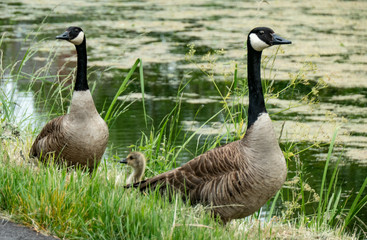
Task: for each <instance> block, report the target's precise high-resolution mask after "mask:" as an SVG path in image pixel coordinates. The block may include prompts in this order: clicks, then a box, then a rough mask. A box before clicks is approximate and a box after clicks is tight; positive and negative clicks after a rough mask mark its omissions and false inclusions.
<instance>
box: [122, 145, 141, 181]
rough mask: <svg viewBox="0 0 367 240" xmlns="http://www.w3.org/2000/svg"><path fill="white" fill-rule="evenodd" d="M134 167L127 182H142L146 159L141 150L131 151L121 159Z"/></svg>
mask: <svg viewBox="0 0 367 240" xmlns="http://www.w3.org/2000/svg"><path fill="white" fill-rule="evenodd" d="M119 163H124V164H127V165H129V166H131V167H132V168H133V172H132V173H131V174H130V176H129V177H128V178H127V180H126V184H133V183H136V182H140V181H141V180H142V178H143V176H144V171H145V165H146V159H145V157H144V155H143V154H142V153H140V152H131V153H130V154H129V155H128V156H127V157H126V158H124V159H122V160H121V161H119Z"/></svg>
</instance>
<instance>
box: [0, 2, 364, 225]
mask: <svg viewBox="0 0 367 240" xmlns="http://www.w3.org/2000/svg"><path fill="white" fill-rule="evenodd" d="M0 10H1V12H2V16H1V17H0V29H1V32H2V33H3V34H4V37H3V43H2V45H1V49H2V51H3V55H4V59H3V66H7V64H9V63H11V62H13V61H14V60H17V59H21V58H22V57H23V56H24V54H25V53H26V51H27V50H28V49H29V48H30V47H35V48H37V50H38V51H37V52H36V53H35V54H34V55H32V56H31V58H30V60H29V61H28V62H27V64H26V65H25V66H24V68H23V71H24V72H29V73H33V72H34V71H35V70H37V69H38V68H40V67H42V66H44V65H45V64H46V62H47V61H48V56H49V52H50V51H53V52H54V53H55V61H54V63H53V64H52V66H51V68H50V73H49V74H50V75H52V74H56V73H57V72H58V71H59V69H60V68H62V67H63V70H62V71H61V73H62V74H65V75H67V74H68V73H69V72H70V71H71V70H72V68H73V67H74V66H75V60H76V59H75V50H74V47H72V46H71V45H70V44H69V43H66V42H59V41H56V40H55V39H54V38H55V36H56V35H58V34H60V33H62V32H63V31H64V29H65V28H66V27H68V26H72V25H77V26H81V27H82V28H83V29H84V31H85V33H86V36H87V46H88V61H89V62H88V64H89V67H91V68H90V69H89V72H92V71H93V73H92V74H91V76H90V80H91V83H93V82H95V83H96V85H97V87H96V89H95V90H94V93H93V96H94V99H95V102H96V105H97V109H98V110H101V109H102V108H103V105H104V104H107V105H108V104H109V103H110V102H111V101H112V99H113V96H114V95H115V93H116V91H117V89H118V87H119V85H120V84H121V81H122V79H123V78H124V77H125V75H126V72H127V69H129V68H130V67H131V66H132V65H133V63H134V62H135V60H136V59H137V58H141V59H142V60H143V62H144V77H145V91H146V95H147V98H146V109H147V114H148V115H149V117H150V118H151V119H152V120H150V121H153V125H154V126H158V124H159V122H160V121H161V120H162V119H163V117H164V116H166V115H167V114H168V113H169V111H170V110H171V109H172V108H173V106H174V105H175V102H174V101H173V99H174V98H175V96H176V94H177V90H178V88H179V86H180V83H181V82H182V81H185V80H186V81H187V80H188V79H190V84H189V85H188V86H187V87H186V88H185V91H184V96H183V98H182V114H181V117H180V119H179V121H180V122H179V124H180V125H181V126H183V130H184V131H187V132H193V131H196V130H198V129H197V127H198V126H201V125H202V124H203V123H204V122H205V121H207V120H208V119H209V118H210V117H211V116H213V115H214V114H216V113H217V112H218V111H219V110H220V109H222V106H223V105H222V103H221V102H220V97H219V95H218V92H217V90H216V88H215V87H214V85H213V83H212V82H211V81H209V78H208V77H205V75H204V74H202V73H201V71H200V69H199V68H198V66H199V67H200V66H202V65H204V66H207V65H208V63H207V62H208V61H207V59H202V58H201V57H202V56H204V55H205V54H206V53H207V52H208V51H212V50H218V49H223V50H224V53H223V54H220V55H218V56H217V60H216V63H215V67H214V69H213V71H214V73H215V74H216V76H217V77H216V81H217V84H218V87H219V89H222V90H225V89H226V88H227V87H228V85H229V83H230V80H231V77H227V78H226V79H225V77H223V76H224V75H225V74H224V75H223V72H227V73H228V72H230V73H231V72H232V73H233V66H234V63H233V62H236V63H237V64H238V69H239V72H238V74H239V76H241V77H243V76H245V71H246V57H245V53H246V51H245V49H244V42H245V38H246V35H247V32H248V31H249V30H251V29H252V28H253V27H256V26H269V27H272V28H273V29H274V30H275V32H276V33H278V34H279V35H281V36H283V37H285V38H287V39H289V40H291V41H292V42H293V44H292V45H288V46H284V47H282V48H281V50H280V51H279V52H278V55H277V59H276V61H275V63H274V66H273V71H272V72H271V73H270V69H269V68H270V67H269V66H268V67H267V70H265V73H266V74H267V75H265V77H270V78H271V79H274V80H275V81H274V83H273V88H274V89H275V90H280V89H282V88H284V87H285V86H286V85H287V83H288V82H289V80H290V79H291V78H292V76H294V75H296V74H297V73H298V72H299V71H300V69H303V68H305V72H306V73H307V78H308V79H310V85H302V86H300V88H299V89H296V90H295V92H294V94H292V95H281V96H280V97H279V98H277V99H270V100H269V102H268V111H269V112H270V113H272V114H273V116H272V118H273V120H274V126H275V129H276V131H277V133H280V131H281V129H282V125H283V123H284V129H283V132H282V137H281V139H280V140H281V143H282V144H284V143H285V142H290V141H294V142H298V143H300V146H305V147H307V146H309V145H311V143H312V142H314V141H315V140H316V141H319V142H323V143H328V142H330V138H331V136H332V134H333V132H334V129H335V127H336V126H339V125H340V126H341V129H340V131H339V135H338V138H337V143H338V144H337V145H336V148H335V154H334V159H336V158H338V157H339V156H342V165H343V166H342V168H341V171H340V179H341V180H342V182H343V184H342V185H343V188H344V189H345V191H346V193H349V192H350V191H353V190H356V189H359V188H360V186H361V184H362V182H363V180H364V179H365V177H366V173H367V119H366V116H367V79H366V76H367V2H365V1H336V0H327V1H316V0H311V1H285V0H279V1H271V2H266V1H259V2H256V1H228V2H223V1H216V0H211V1H193V0H181V1H169V3H167V1H149V0H146V1H129V2H120V1H113V0H106V1H98V2H92V3H86V2H83V3H81V2H80V1H72V0H70V1H69V0H65V1H62V3H60V1H58V0H47V1H46V0H19V1H5V2H2V3H0ZM42 22H43V24H41V23H42ZM188 44H194V45H195V49H196V53H195V56H196V57H195V61H196V62H197V63H198V66H195V64H193V63H192V62H189V61H187V60H185V54H186V53H187V52H188V51H189V48H188V46H187V45H188ZM277 50H278V49H276V48H274V49H268V50H265V51H264V53H263V56H265V59H266V56H268V57H270V56H272V55H273V54H274V53H275V52H276V51H277ZM308 62H312V63H313V64H314V65H312V66H310V65H307V64H305V63H308ZM64 65H65V66H64ZM305 65H306V66H308V67H304V66H305ZM315 66H316V67H315ZM309 67H311V68H312V69H310V68H309ZM101 72H103V74H102V75H101ZM101 76H102V77H101ZM136 76H138V75H136ZM319 79H323V81H325V82H326V83H327V84H329V86H328V87H327V88H324V89H321V90H320V91H319V93H318V99H317V100H318V104H317V105H313V106H312V107H310V106H305V105H301V106H299V107H293V108H291V109H290V110H287V111H284V112H282V110H284V109H286V108H288V107H289V106H290V105H293V104H296V103H297V102H298V101H299V99H300V98H302V97H303V96H304V94H305V93H307V92H308V91H310V90H311V89H312V87H313V86H315V83H316V81H317V80H319ZM26 86H27V82H22V81H19V82H18V83H17V85H11V86H10V85H7V88H9V87H10V88H16V94H17V96H18V97H17V98H16V99H17V101H18V106H22V107H23V109H21V110H19V112H22V113H21V114H26V115H29V116H33V117H32V118H30V120H29V121H33V122H40V121H39V120H37V121H36V120H35V119H42V115H44V113H45V112H46V111H47V112H48V111H51V108H47V107H46V108H42V109H35V107H34V99H33V97H32V94H29V93H27V92H25V89H26ZM36 87H37V85H35V87H34V88H35V90H34V91H37V89H36ZM139 91H140V85H139V83H138V81H134V82H132V83H131V84H130V86H129V88H128V90H127V92H125V93H126V95H128V96H127V97H125V98H123V100H125V101H126V104H128V103H132V104H131V105H130V106H129V110H128V111H127V112H125V113H124V114H122V115H121V116H120V117H119V119H118V120H117V121H116V123H115V124H114V125H113V127H112V128H111V129H110V143H109V146H110V147H112V146H113V147H114V149H116V152H117V154H119V155H125V154H126V153H127V152H128V151H129V146H130V145H131V144H135V143H136V141H137V140H138V139H139V138H140V136H141V133H142V132H148V129H146V127H145V122H144V118H143V112H142V103H141V101H140V97H139V94H137V93H139ZM133 100H136V101H134V102H131V101H133ZM241 101H242V100H241ZM243 101H244V102H245V103H246V101H247V100H246V99H244V100H243ZM66 106H67V104H66ZM198 109H200V112H199V114H197V112H198ZM53 111H55V109H53ZM222 120H223V119H222V118H221V117H220V116H219V117H217V118H215V119H214V120H213V121H211V122H210V124H208V125H206V126H205V128H203V129H200V130H199V132H198V133H200V134H203V135H210V134H219V133H221V131H223V128H221V127H220V126H221V121H222ZM41 122H42V121H41ZM150 123H151V122H150ZM195 146H196V143H192V144H191V145H190V144H189V146H188V149H194V148H195ZM326 153H327V146H326V147H320V148H316V147H315V148H312V149H311V150H310V151H307V154H303V155H301V160H302V162H303V163H304V167H305V169H306V171H307V172H308V177H309V182H310V184H311V185H312V186H313V187H315V188H318V185H319V184H320V181H321V177H320V176H321V172H322V171H323V167H324V164H323V163H324V161H325V159H326ZM194 155H195V154H193V153H190V151H188V152H186V153H183V154H182V162H185V161H188V160H190V159H191V158H192V157H194ZM290 172H292V169H290ZM366 212H367V211H364V212H362V214H361V218H362V219H364V221H365V222H367V214H366Z"/></svg>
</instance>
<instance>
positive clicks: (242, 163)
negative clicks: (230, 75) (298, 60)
mask: <svg viewBox="0 0 367 240" xmlns="http://www.w3.org/2000/svg"><path fill="white" fill-rule="evenodd" d="M290 43H291V42H289V41H287V40H285V39H282V38H281V37H279V36H277V35H276V34H274V31H273V30H271V29H270V28H264V27H262V28H255V29H253V30H252V31H251V32H250V33H249V35H248V41H247V49H248V86H249V100H250V101H249V109H248V123H247V131H246V134H245V136H244V137H243V139H241V140H238V141H235V142H232V143H229V144H227V145H224V146H221V147H217V148H214V149H212V150H210V151H208V152H206V153H204V154H202V155H200V156H198V157H196V158H194V159H192V160H191V161H189V162H187V163H186V164H184V165H182V166H181V167H179V168H176V169H173V170H171V171H168V172H165V173H162V174H160V175H157V176H155V177H152V178H150V179H147V180H145V181H142V182H139V183H136V184H134V185H129V186H127V187H137V188H139V189H140V190H142V191H144V190H147V189H154V188H155V187H158V186H159V188H160V191H161V192H165V191H166V189H168V188H173V189H174V190H175V191H178V192H181V193H182V195H183V197H184V198H185V199H189V200H190V202H191V204H197V203H200V204H203V205H208V206H212V208H211V211H212V213H213V214H214V215H215V216H219V217H220V218H221V220H222V221H223V222H224V223H226V222H227V221H229V220H231V219H236V218H243V217H246V216H248V215H250V214H252V213H254V212H255V211H257V210H258V209H260V208H261V206H263V205H264V204H265V203H266V201H268V200H269V199H270V198H271V197H272V196H273V195H274V194H275V193H276V192H277V191H278V190H279V189H280V188H281V186H282V185H283V183H284V181H285V178H286V175H287V168H286V162H285V159H284V156H283V153H282V151H281V149H280V147H279V144H278V141H277V138H276V135H275V132H274V129H273V125H272V122H271V119H270V117H269V115H268V113H267V112H266V108H265V103H264V97H263V92H262V87H261V78H260V63H261V53H262V50H263V49H265V48H267V47H270V46H272V45H276V44H290Z"/></svg>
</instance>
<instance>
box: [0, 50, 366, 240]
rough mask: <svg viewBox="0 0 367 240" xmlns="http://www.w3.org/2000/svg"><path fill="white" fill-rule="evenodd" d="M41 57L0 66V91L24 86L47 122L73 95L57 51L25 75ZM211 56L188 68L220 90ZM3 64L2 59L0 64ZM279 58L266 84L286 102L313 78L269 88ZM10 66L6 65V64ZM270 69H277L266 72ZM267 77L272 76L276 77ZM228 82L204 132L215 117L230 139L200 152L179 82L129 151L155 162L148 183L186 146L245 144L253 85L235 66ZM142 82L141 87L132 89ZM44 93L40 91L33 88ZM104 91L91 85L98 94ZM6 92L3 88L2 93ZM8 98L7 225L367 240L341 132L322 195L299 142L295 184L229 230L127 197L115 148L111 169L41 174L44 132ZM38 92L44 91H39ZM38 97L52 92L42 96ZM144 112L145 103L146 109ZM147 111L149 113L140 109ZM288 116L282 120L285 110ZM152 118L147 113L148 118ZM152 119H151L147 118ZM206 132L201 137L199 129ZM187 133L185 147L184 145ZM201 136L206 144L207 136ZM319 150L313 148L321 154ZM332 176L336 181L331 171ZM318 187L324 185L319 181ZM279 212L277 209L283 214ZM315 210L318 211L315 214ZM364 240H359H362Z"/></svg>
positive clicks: (168, 204) (49, 169) (137, 235)
mask: <svg viewBox="0 0 367 240" xmlns="http://www.w3.org/2000/svg"><path fill="white" fill-rule="evenodd" d="M36 50H37V49H32V48H30V49H29V51H27V53H26V55H25V56H24V57H22V60H21V61H19V62H16V63H14V64H12V65H9V66H5V67H4V66H1V81H2V84H4V86H5V85H7V84H10V83H15V84H17V83H18V82H20V81H27V82H28V85H27V91H29V92H34V96H35V97H34V99H35V103H34V105H35V107H36V108H37V109H42V108H43V107H44V106H47V108H45V109H52V110H51V111H49V112H50V114H49V115H47V116H43V119H44V120H47V119H50V118H52V117H54V116H55V115H60V114H64V113H65V112H66V106H67V105H68V104H67V103H68V99H70V95H71V86H68V85H67V84H66V83H67V80H70V79H73V76H72V75H69V76H60V74H56V75H55V76H50V75H49V74H48V73H49V69H50V64H51V62H52V61H53V59H54V56H55V52H52V53H51V54H50V56H49V60H50V61H48V63H47V65H45V66H44V67H42V68H40V69H37V70H36V71H35V72H34V73H32V74H29V73H25V72H23V71H22V67H23V66H24V64H25V63H26V62H27V60H28V59H29V58H30V57H31V56H32V55H33V54H34V52H35V51H36ZM220 54H223V53H222V51H218V52H215V54H208V55H207V56H205V58H204V60H205V61H207V63H208V64H206V65H201V64H199V63H197V62H196V61H197V60H196V59H195V48H194V46H192V45H191V46H190V50H189V53H188V54H187V56H186V57H187V61H190V62H191V63H192V64H194V65H196V66H197V67H198V68H199V69H200V70H201V71H202V73H203V77H206V78H208V80H209V81H211V82H212V83H213V84H214V85H215V86H216V81H217V78H218V75H217V73H216V72H215V69H216V59H217V56H218V55H220ZM1 56H2V55H1ZM275 57H276V53H275V55H274V56H273V57H271V58H267V59H265V62H264V65H268V68H267V70H265V69H264V71H265V72H266V74H265V75H266V76H269V79H270V80H269V81H264V89H265V91H266V94H265V96H266V99H267V100H268V99H270V98H277V97H279V96H280V95H281V94H293V92H294V91H295V89H296V87H297V86H299V85H301V84H305V83H306V81H307V77H306V73H307V71H312V65H311V64H308V65H307V64H306V65H305V69H302V70H300V72H299V73H298V74H296V75H294V76H291V79H290V81H289V84H288V85H287V86H286V87H285V88H284V89H281V90H280V91H277V92H274V90H273V88H272V81H271V76H272V67H271V65H272V64H273V63H274V60H275ZM2 62H3V61H1V63H2ZM269 65H270V67H269ZM138 69H139V70H140V73H139V76H138V77H139V79H140V84H141V88H140V89H141V91H142V92H143V93H144V84H143V79H142V77H143V69H142V64H141V62H139V61H137V62H136V63H135V64H134V66H133V67H132V70H131V71H130V72H129V73H128V74H127V75H126V78H124V80H123V81H122V83H121V86H120V89H119V90H118V91H117V93H116V96H115V97H114V99H113V100H112V102H111V104H109V105H108V106H105V107H104V109H102V110H101V112H102V115H103V117H104V118H105V120H106V122H107V123H108V124H109V125H110V126H111V125H112V124H113V123H114V121H116V120H118V117H119V116H120V115H121V114H123V112H124V111H128V109H127V108H126V103H124V102H119V101H117V98H118V97H119V96H120V95H121V94H123V93H124V91H125V90H126V86H127V85H128V83H129V82H131V81H132V79H131V76H132V73H133V72H134V70H138ZM269 69H270V70H269ZM230 72H231V74H230V75H228V74H223V75H221V76H220V78H224V80H226V78H227V80H228V79H230V80H229V81H230V84H229V87H228V89H224V90H223V89H219V88H218V87H217V88H216V89H217V90H218V96H219V97H220V98H221V102H222V104H223V107H222V109H221V110H220V111H218V113H217V114H216V115H214V116H212V117H211V118H210V119H208V120H207V122H206V123H204V124H203V125H202V126H201V127H203V126H205V124H207V123H209V122H210V121H211V120H212V119H213V118H215V117H216V116H217V115H219V114H220V115H221V116H223V129H226V131H225V133H224V134H220V135H218V136H214V137H205V141H204V143H203V144H199V141H198V134H197V132H198V131H194V132H187V133H184V132H183V130H182V127H181V126H180V125H179V121H178V120H179V116H180V114H181V97H182V93H183V92H184V91H185V88H186V86H187V85H188V84H189V81H187V82H182V83H181V85H180V87H179V88H178V91H177V97H176V101H175V102H176V105H175V107H173V108H172V109H170V110H169V111H168V113H167V116H166V117H165V118H164V119H163V120H162V121H161V123H160V124H159V127H158V128H154V127H153V126H149V125H148V123H147V128H148V129H149V131H146V132H145V133H142V137H141V139H140V141H138V142H137V143H135V144H134V145H133V146H132V148H133V149H135V150H140V151H143V152H144V154H145V155H146V156H147V157H148V158H149V159H150V161H149V162H148V170H147V173H146V175H147V177H150V176H152V175H155V174H157V173H160V172H164V171H167V170H169V169H171V168H173V167H175V165H176V162H177V161H178V160H179V156H180V154H181V153H182V152H184V151H186V150H187V149H186V146H187V145H188V143H189V142H192V141H194V142H195V141H197V143H198V144H197V147H196V149H195V150H194V151H195V155H198V154H200V153H202V152H205V151H207V150H208V149H211V148H214V147H216V146H218V145H220V144H223V143H226V142H231V141H234V140H237V139H240V138H241V137H242V136H243V134H244V129H245V122H246V107H245V106H244V105H243V104H238V102H240V99H243V98H246V97H247V87H246V82H245V81H244V79H243V78H240V77H238V76H237V68H236V65H234V66H233V70H232V71H230ZM135 81H138V80H135ZM36 85H37V86H36ZM97 85H98V82H93V83H92V84H91V86H92V87H91V89H92V91H93V89H94V88H95V87H96V86H97ZM322 87H325V86H324V85H323V83H322V81H320V82H317V83H315V84H314V87H313V88H312V90H311V91H310V92H309V93H307V94H305V96H304V97H303V98H301V99H300V100H299V101H295V103H294V105H290V106H289V108H292V107H295V106H299V105H302V104H314V102H315V99H316V97H317V90H318V89H320V88H322ZM4 89H5V88H4ZM4 89H2V90H1V94H0V104H1V105H0V111H1V114H2V115H1V119H0V121H1V128H0V131H1V144H0V210H1V214H2V216H3V217H7V218H10V219H12V220H15V221H17V222H21V223H23V224H25V225H29V226H33V227H35V228H36V229H38V230H40V231H43V232H46V233H48V234H52V235H56V236H58V237H60V238H68V239H86V238H89V239H147V238H149V239H209V238H210V239H263V238H297V239H312V238H326V239H327V238H329V239H338V238H339V239H348V238H355V237H356V236H357V237H358V236H362V234H363V233H362V232H361V229H364V227H365V226H364V225H363V223H362V222H359V221H358V218H356V214H357V213H358V211H360V210H361V209H362V207H363V206H364V205H365V204H366V203H367V197H365V196H364V195H363V192H364V190H365V186H366V184H367V179H366V180H365V181H364V184H363V185H362V187H361V189H359V191H356V192H357V193H358V194H351V195H350V196H348V197H342V196H341V189H340V187H339V183H338V181H337V179H338V171H339V167H338V164H339V162H338V161H337V162H336V163H331V162H330V159H331V156H332V154H333V146H334V143H335V139H336V137H337V131H336V132H335V134H334V137H333V138H332V139H331V142H330V143H323V144H328V145H329V153H328V155H327V157H326V159H325V169H324V175H323V176H322V186H321V190H320V191H317V192H316V190H315V189H314V188H313V187H311V186H309V185H308V184H307V178H306V176H305V175H304V170H303V168H302V161H301V160H300V159H299V153H300V152H303V151H307V149H300V147H299V146H298V145H297V143H293V142H286V143H282V150H283V152H284V155H285V157H286V160H287V162H288V164H290V163H291V162H293V163H296V164H295V165H296V169H292V173H291V174H289V175H288V179H287V182H286V184H285V185H284V187H283V189H282V190H281V191H279V193H278V194H277V195H276V196H275V197H274V198H273V199H271V200H270V201H269V202H268V204H267V206H265V207H264V208H263V210H260V211H259V212H258V213H256V214H254V215H253V216H251V217H249V218H246V219H241V220H236V221H232V222H231V223H229V224H228V225H226V226H222V225H221V224H219V223H217V222H216V221H215V219H212V218H211V217H210V216H209V215H208V214H207V213H206V211H204V210H205V207H204V206H196V207H191V206H189V205H187V204H185V203H183V202H182V201H181V200H180V198H179V197H175V198H174V199H173V200H172V201H168V199H167V198H165V197H161V196H160V195H159V194H156V193H151V194H149V195H142V194H140V193H138V192H136V191H134V190H126V189H124V188H123V182H124V181H123V180H124V177H125V174H124V172H123V171H122V169H121V167H120V166H119V165H116V163H114V159H115V158H117V157H116V156H115V154H114V152H113V149H112V148H110V149H109V150H108V151H107V153H106V155H105V161H103V163H102V164H101V165H100V166H99V168H98V171H96V172H95V174H94V175H93V176H92V177H90V176H89V175H87V174H85V173H83V172H80V171H78V170H76V171H69V172H68V171H67V170H66V169H65V168H57V167H55V166H53V165H52V164H51V165H49V166H44V165H38V164H37V161H34V160H32V159H29V158H28V156H27V155H28V152H29V149H30V146H31V144H32V140H33V139H34V137H35V135H36V134H37V131H36V130H35V127H34V122H36V121H39V119H31V117H30V116H27V115H19V114H16V111H17V108H18V107H19V106H17V105H16V104H15V103H16V100H17V99H15V98H16V94H15V91H16V90H15V88H13V89H10V91H5V90H4ZM34 89H38V90H37V91H34ZM39 89H47V91H40V90H39ZM143 106H144V102H143ZM142 110H143V108H142ZM286 110H287V109H284V110H283V111H286ZM143 111H145V110H143ZM145 117H146V119H148V118H149V116H147V115H146V114H145ZM199 129H200V128H199ZM180 134H183V135H184V137H183V140H180V141H178V139H177V136H178V135H180ZM200 137H204V136H202V135H200ZM318 144H322V143H319V142H318V143H315V144H314V145H315V146H316V145H318ZM328 171H331V172H332V174H331V178H327V177H326V176H327V172H328ZM320 178H321V177H320ZM276 205H278V206H280V207H276ZM310 206H314V207H311V209H310ZM356 232H358V233H357V234H355V233H356Z"/></svg>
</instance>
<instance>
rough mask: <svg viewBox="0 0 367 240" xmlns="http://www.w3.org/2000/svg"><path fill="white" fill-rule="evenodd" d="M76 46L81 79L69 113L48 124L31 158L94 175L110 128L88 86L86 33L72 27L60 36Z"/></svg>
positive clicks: (78, 76) (32, 150)
mask: <svg viewBox="0 0 367 240" xmlns="http://www.w3.org/2000/svg"><path fill="white" fill-rule="evenodd" d="M56 38H57V39H62V40H67V41H69V42H71V43H72V44H74V45H75V47H76V52H77V58H78V60H77V61H78V63H77V75H76V82H75V86H74V92H73V97H72V100H71V104H70V109H69V113H68V114H66V115H63V116H60V117H57V118H54V119H52V120H51V121H50V122H48V123H47V124H46V125H45V126H44V127H43V129H42V130H41V132H40V134H39V135H38V136H37V138H36V140H35V141H34V143H33V145H32V148H31V151H30V156H31V157H37V158H38V159H41V160H42V161H47V160H48V159H49V158H50V156H51V155H54V157H55V161H56V162H58V163H61V162H65V163H66V164H67V166H78V165H79V166H81V167H82V168H88V169H89V171H90V172H92V171H93V169H94V167H95V166H97V165H98V163H99V162H100V160H101V158H102V155H103V153H104V151H105V149H106V146H107V141H108V127H107V124H106V123H105V121H104V120H103V119H102V118H101V117H100V115H99V113H98V112H97V109H96V107H95V105H94V102H93V98H92V95H91V93H90V91H89V88H88V82H87V48H86V39H85V35H84V32H83V30H82V29H81V28H79V27H69V28H68V29H66V31H65V32H64V33H63V34H61V35H59V36H57V37H56Z"/></svg>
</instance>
